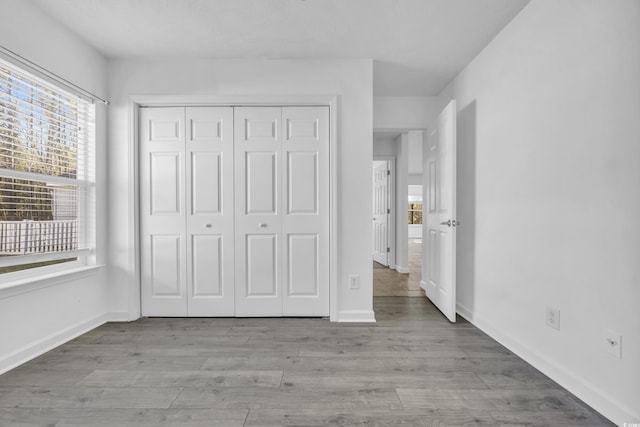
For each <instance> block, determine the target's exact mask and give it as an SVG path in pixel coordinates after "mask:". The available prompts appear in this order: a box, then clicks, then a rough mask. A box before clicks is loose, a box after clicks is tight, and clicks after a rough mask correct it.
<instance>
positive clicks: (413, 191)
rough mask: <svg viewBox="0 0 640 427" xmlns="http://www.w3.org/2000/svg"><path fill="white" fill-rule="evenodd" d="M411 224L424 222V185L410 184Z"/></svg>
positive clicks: (409, 208)
mask: <svg viewBox="0 0 640 427" xmlns="http://www.w3.org/2000/svg"><path fill="white" fill-rule="evenodd" d="M407 193H408V196H409V205H408V209H407V211H408V212H409V224H422V185H411V184H410V185H409V188H408V190H407Z"/></svg>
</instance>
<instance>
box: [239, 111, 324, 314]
mask: <svg viewBox="0 0 640 427" xmlns="http://www.w3.org/2000/svg"><path fill="white" fill-rule="evenodd" d="M235 177H236V315H238V316H327V315H328V314H329V109H328V107H287V108H272V107H255V108H236V109H235Z"/></svg>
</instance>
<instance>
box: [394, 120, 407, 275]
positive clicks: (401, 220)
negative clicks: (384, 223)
mask: <svg viewBox="0 0 640 427" xmlns="http://www.w3.org/2000/svg"><path fill="white" fill-rule="evenodd" d="M395 144H396V147H397V150H398V155H397V157H396V212H395V213H396V265H395V269H396V270H397V271H398V272H399V273H408V272H409V231H408V228H407V216H408V212H407V211H408V203H407V200H408V195H407V193H408V191H409V187H408V186H409V182H408V177H409V174H408V170H409V134H408V133H407V132H405V133H403V134H401V135H400V136H399V137H398V138H396V140H395Z"/></svg>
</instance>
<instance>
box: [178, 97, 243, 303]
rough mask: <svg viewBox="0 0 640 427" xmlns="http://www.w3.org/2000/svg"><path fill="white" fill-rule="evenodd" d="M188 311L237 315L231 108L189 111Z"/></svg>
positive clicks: (187, 110) (188, 109) (187, 113)
mask: <svg viewBox="0 0 640 427" xmlns="http://www.w3.org/2000/svg"><path fill="white" fill-rule="evenodd" d="M185 114H186V122H187V130H186V144H185V151H186V154H185V156H186V158H188V159H189V161H188V162H187V164H186V176H188V177H189V179H187V182H186V193H187V206H189V212H188V213H187V216H186V229H187V236H188V239H189V242H190V244H189V245H188V246H187V259H188V269H187V280H188V307H189V308H188V313H189V316H233V315H234V314H235V309H234V300H235V292H234V274H235V272H234V261H233V260H234V256H235V254H234V250H233V239H234V236H233V227H234V206H233V197H234V196H233V191H234V186H233V108H231V107H188V108H186V110H185Z"/></svg>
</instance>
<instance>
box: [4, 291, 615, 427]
mask: <svg viewBox="0 0 640 427" xmlns="http://www.w3.org/2000/svg"><path fill="white" fill-rule="evenodd" d="M374 308H375V311H376V317H377V320H378V322H377V323H376V324H335V323H330V322H329V321H327V320H322V319H197V318H194V319H167V318H147V319H140V320H138V321H136V322H132V323H109V324H106V325H104V326H102V327H100V328H97V329H95V330H93V331H91V332H89V333H87V334H85V335H83V336H81V337H79V338H77V339H75V340H73V341H72V342H69V343H67V344H65V345H63V346H61V347H59V348H56V349H54V350H52V351H50V352H48V353H46V354H45V355H43V356H41V357H38V358H37V359H34V360H33V361H31V362H29V363H27V364H25V365H23V366H21V367H19V368H17V369H15V370H13V371H10V372H8V373H6V374H4V375H2V376H0V426H32V425H33V426H84V427H90V426H117V427H125V426H165V425H175V426H334V425H335V426H442V425H465V426H466V425H488V426H497V425H505V426H506V425H509V426H513V425H530V426H581V427H583V426H605V425H612V424H611V423H609V422H608V421H607V420H606V419H604V418H603V417H601V416H600V415H598V414H597V413H596V412H595V411H593V410H592V409H590V408H589V407H588V406H587V405H585V404H584V403H582V402H581V401H580V400H578V399H577V398H575V397H574V396H572V395H571V394H570V393H568V392H567V391H566V390H564V389H562V388H561V387H559V386H558V385H557V384H555V383H554V382H553V381H551V380H550V379H549V378H547V377H545V376H544V375H542V374H541V373H540V372H538V371H536V370H535V369H533V368H532V367H531V366H530V365H528V364H527V363H525V362H524V361H522V360H521V359H519V358H518V357H516V356H515V355H513V354H512V353H511V352H509V351H508V350H506V349H505V348H504V347H502V346H500V345H499V344H497V343H496V342H495V341H493V340H492V339H490V338H489V337H487V336H486V335H485V334H483V333H482V332H481V331H479V330H478V329H477V328H475V327H473V326H472V325H470V324H469V323H468V322H466V321H464V320H463V319H460V321H459V322H458V323H456V324H449V323H448V322H447V321H446V320H445V319H444V318H443V317H442V316H441V315H440V313H439V312H438V311H437V310H436V309H435V308H434V307H433V306H432V305H431V304H430V303H429V302H427V301H426V300H425V299H424V298H398V297H379V298H375V299H374Z"/></svg>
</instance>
